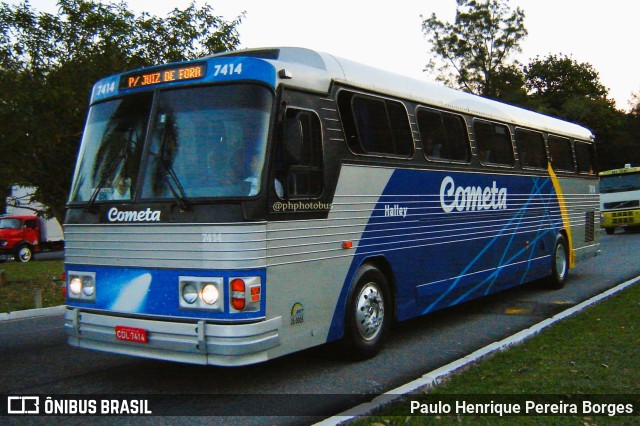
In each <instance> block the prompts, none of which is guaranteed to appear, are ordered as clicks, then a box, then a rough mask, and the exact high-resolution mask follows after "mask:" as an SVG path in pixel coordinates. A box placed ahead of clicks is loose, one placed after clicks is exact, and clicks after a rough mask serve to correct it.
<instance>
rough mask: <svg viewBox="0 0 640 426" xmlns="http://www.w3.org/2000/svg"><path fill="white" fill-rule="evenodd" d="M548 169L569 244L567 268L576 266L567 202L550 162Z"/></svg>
mask: <svg viewBox="0 0 640 426" xmlns="http://www.w3.org/2000/svg"><path fill="white" fill-rule="evenodd" d="M547 170H548V171H549V176H550V177H551V182H553V188H554V189H555V190H556V195H557V196H558V205H559V206H560V214H561V215H562V224H563V226H564V229H565V231H566V232H567V239H568V240H569V241H567V244H569V268H573V267H574V266H576V256H575V254H574V253H573V238H572V236H571V222H569V211H568V210H567V203H566V201H565V199H564V195H563V194H562V187H561V186H560V181H558V177H557V176H556V174H555V172H554V171H553V168H552V167H551V164H549V166H548V167H547Z"/></svg>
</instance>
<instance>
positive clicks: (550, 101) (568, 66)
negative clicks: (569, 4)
mask: <svg viewBox="0 0 640 426" xmlns="http://www.w3.org/2000/svg"><path fill="white" fill-rule="evenodd" d="M524 75H525V87H526V89H527V91H528V92H529V106H530V107H532V108H533V109H535V110H537V111H539V112H542V113H546V114H549V115H553V116H556V117H559V118H562V119H565V120H568V121H572V122H574V123H578V124H581V125H583V126H585V127H588V128H589V129H591V130H592V131H593V132H594V134H595V136H596V144H597V149H598V154H599V160H600V166H601V168H603V169H606V168H613V167H617V164H619V163H620V161H624V160H621V153H622V152H623V151H621V150H622V149H624V148H623V147H626V146H627V145H628V142H629V141H628V132H627V123H626V118H625V114H624V113H623V112H622V111H619V110H617V109H616V107H615V101H614V100H613V99H611V98H609V90H608V89H607V88H606V87H605V86H604V85H603V84H602V83H601V82H600V74H599V73H598V72H597V71H596V70H595V69H594V68H593V66H592V65H590V64H588V63H580V62H578V61H576V60H575V59H573V58H571V57H568V56H565V55H549V56H548V57H546V58H539V57H537V58H535V59H534V60H532V61H531V62H530V63H529V64H528V65H527V66H525V67H524Z"/></svg>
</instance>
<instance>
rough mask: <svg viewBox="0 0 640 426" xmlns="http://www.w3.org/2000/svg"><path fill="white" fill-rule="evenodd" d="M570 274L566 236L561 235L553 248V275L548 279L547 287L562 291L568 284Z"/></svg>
mask: <svg viewBox="0 0 640 426" xmlns="http://www.w3.org/2000/svg"><path fill="white" fill-rule="evenodd" d="M568 274H569V256H568V255H567V242H566V240H565V238H564V236H563V235H562V234H560V235H558V238H557V239H556V245H555V246H554V248H553V254H552V264H551V275H550V276H549V277H548V279H547V286H548V287H549V288H552V289H561V288H562V287H564V285H565V283H566V282H567V275H568Z"/></svg>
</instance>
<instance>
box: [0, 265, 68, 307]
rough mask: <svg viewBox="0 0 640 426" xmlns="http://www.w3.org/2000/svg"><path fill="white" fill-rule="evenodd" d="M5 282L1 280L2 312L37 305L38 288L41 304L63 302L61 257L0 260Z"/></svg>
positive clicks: (61, 303) (52, 304)
mask: <svg viewBox="0 0 640 426" xmlns="http://www.w3.org/2000/svg"><path fill="white" fill-rule="evenodd" d="M0 270H4V276H5V279H6V282H0V313H1V312H14V311H21V310H24V309H33V308H35V307H36V292H37V291H38V290H39V291H40V299H41V301H42V307H43V308H46V307H50V306H57V305H63V304H64V302H65V299H64V296H63V293H62V281H61V280H60V275H61V274H62V272H63V271H64V262H63V261H62V260H49V261H46V260H45V261H37V262H28V263H20V262H6V263H0Z"/></svg>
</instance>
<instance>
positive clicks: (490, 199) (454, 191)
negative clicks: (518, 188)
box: [440, 176, 507, 213]
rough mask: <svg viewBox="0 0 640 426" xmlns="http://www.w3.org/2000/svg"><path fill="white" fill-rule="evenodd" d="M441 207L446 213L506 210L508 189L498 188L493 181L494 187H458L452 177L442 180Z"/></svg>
mask: <svg viewBox="0 0 640 426" xmlns="http://www.w3.org/2000/svg"><path fill="white" fill-rule="evenodd" d="M440 205H441V206H442V210H444V211H445V212H446V213H451V212H452V211H453V210H454V209H455V210H457V211H459V212H461V211H463V210H465V211H469V210H504V209H506V208H507V188H498V187H497V185H496V182H495V181H493V185H492V186H490V187H489V186H487V187H485V188H481V187H479V186H467V187H466V188H463V187H461V186H458V187H456V183H455V181H454V180H453V178H452V177H451V176H447V177H445V178H444V179H442V184H441V185H440Z"/></svg>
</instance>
